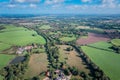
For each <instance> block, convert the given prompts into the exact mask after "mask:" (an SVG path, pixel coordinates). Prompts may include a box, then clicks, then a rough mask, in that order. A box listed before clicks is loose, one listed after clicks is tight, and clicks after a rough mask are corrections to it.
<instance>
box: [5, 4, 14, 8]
mask: <svg viewBox="0 0 120 80" xmlns="http://www.w3.org/2000/svg"><path fill="white" fill-rule="evenodd" d="M7 7H9V8H14V7H16V5H15V4H9V5H7Z"/></svg>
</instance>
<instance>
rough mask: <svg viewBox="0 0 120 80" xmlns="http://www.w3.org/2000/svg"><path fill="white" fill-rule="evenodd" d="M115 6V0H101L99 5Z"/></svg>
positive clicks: (105, 6) (104, 6)
mask: <svg viewBox="0 0 120 80" xmlns="http://www.w3.org/2000/svg"><path fill="white" fill-rule="evenodd" d="M116 6H117V3H116V0H102V5H101V7H103V8H115V7H116Z"/></svg>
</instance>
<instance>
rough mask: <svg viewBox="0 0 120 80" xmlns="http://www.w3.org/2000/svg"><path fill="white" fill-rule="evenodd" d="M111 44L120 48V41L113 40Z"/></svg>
mask: <svg viewBox="0 0 120 80" xmlns="http://www.w3.org/2000/svg"><path fill="white" fill-rule="evenodd" d="M111 43H112V44H113V45H115V46H120V39H113V40H111Z"/></svg>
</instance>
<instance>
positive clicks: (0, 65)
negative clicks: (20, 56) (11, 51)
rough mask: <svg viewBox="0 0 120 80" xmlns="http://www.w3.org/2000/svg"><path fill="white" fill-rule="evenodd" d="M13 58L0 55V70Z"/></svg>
mask: <svg viewBox="0 0 120 80" xmlns="http://www.w3.org/2000/svg"><path fill="white" fill-rule="evenodd" d="M14 57H15V56H14V55H6V54H0V69H1V68H3V67H5V66H6V65H7V64H8V63H9V62H10V61H11V60H12V59H13V58H14Z"/></svg>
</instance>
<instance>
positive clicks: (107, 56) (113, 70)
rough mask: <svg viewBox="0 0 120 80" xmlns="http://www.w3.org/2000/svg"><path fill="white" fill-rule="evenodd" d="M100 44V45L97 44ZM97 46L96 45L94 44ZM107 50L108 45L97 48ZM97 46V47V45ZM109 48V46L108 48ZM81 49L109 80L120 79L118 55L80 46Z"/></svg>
mask: <svg viewBox="0 0 120 80" xmlns="http://www.w3.org/2000/svg"><path fill="white" fill-rule="evenodd" d="M98 44H100V43H98ZM106 44H107V42H106ZM96 45H97V43H96ZM103 45H104V47H103V48H108V45H109V43H108V45H105V44H104V43H101V44H100V45H99V46H101V47H102V46H103ZM97 46H98V45H97ZM109 47H110V46H109ZM81 49H82V50H83V51H84V52H85V53H86V54H87V55H88V56H89V57H90V59H91V60H92V61H93V62H94V63H95V64H96V65H98V66H99V67H100V68H101V69H102V70H103V71H104V72H105V74H106V75H107V76H109V77H110V79H111V80H119V79H120V76H119V75H120V69H119V68H120V55H119V54H116V53H114V52H112V51H111V52H109V51H105V50H100V49H96V48H92V47H87V46H82V47H81Z"/></svg>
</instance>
